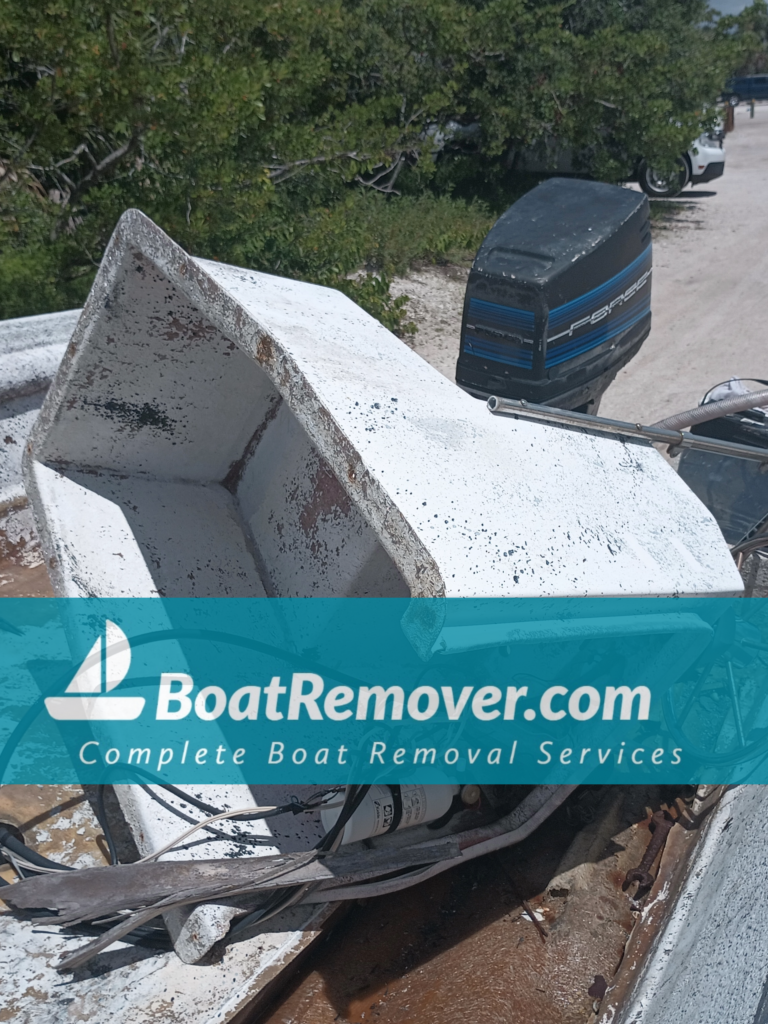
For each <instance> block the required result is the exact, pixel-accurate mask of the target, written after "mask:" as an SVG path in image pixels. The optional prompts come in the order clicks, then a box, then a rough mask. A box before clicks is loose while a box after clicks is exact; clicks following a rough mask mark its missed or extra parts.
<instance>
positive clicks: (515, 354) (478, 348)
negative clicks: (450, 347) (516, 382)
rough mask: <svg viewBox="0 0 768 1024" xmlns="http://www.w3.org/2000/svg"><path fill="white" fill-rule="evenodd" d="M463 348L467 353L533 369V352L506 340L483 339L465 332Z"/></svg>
mask: <svg viewBox="0 0 768 1024" xmlns="http://www.w3.org/2000/svg"><path fill="white" fill-rule="evenodd" d="M463 350H464V352H466V353H467V355H470V356H478V357H479V358H481V359H490V360H492V362H494V363H506V364H508V365H509V366H520V367H522V368H523V369H526V370H532V369H533V352H526V351H525V350H524V349H519V348H515V347H514V346H513V345H507V344H505V343H504V342H495V341H486V340H485V339H482V340H481V339H480V338H475V337H473V336H472V335H471V334H465V335H464V345H463Z"/></svg>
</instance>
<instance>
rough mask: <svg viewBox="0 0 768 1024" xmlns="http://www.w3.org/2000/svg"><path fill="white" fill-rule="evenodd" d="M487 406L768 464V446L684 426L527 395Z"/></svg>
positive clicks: (541, 420) (518, 415)
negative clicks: (540, 401) (558, 405)
mask: <svg viewBox="0 0 768 1024" xmlns="http://www.w3.org/2000/svg"><path fill="white" fill-rule="evenodd" d="M488 408H489V410H490V411H491V412H492V413H493V414H494V415H495V416H514V417H516V418H518V419H523V420H535V421H537V422H539V423H550V424H552V425H553V426H561V427H579V428H581V429H582V430H590V431H592V432H593V433H596V434H608V435H610V436H612V437H623V438H629V437H635V438H638V439H639V440H642V441H650V442H651V444H663V445H668V446H669V447H670V448H692V449H695V450H696V451H700V452H712V453H714V454H716V455H729V456H731V457H732V458H735V459H748V460H749V461H750V462H759V463H761V464H762V465H764V466H768V448H753V447H752V446H751V445H746V444H733V442H731V441H719V440H717V439H716V438H713V437H701V436H699V435H698V434H689V433H686V432H684V431H681V430H669V429H666V428H662V427H647V426H643V424H642V423H625V422H623V421H622V420H608V419H603V418H602V417H601V416H588V415H587V414H586V413H583V412H571V411H569V410H568V409H554V408H552V407H551V406H549V405H533V404H532V403H530V402H526V401H525V399H520V400H518V399H516V398H498V397H497V396H496V395H492V396H491V397H490V398H489V399H488Z"/></svg>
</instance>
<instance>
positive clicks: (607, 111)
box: [0, 0, 765, 332]
mask: <svg viewBox="0 0 768 1024" xmlns="http://www.w3.org/2000/svg"><path fill="white" fill-rule="evenodd" d="M754 6H755V8H757V7H759V6H760V4H759V3H758V4H756V5H754ZM764 7H765V5H764V4H762V8H764ZM708 16H709V15H708V13H707V9H706V6H705V4H704V3H703V2H700V0H323V2H322V4H321V5H319V6H312V5H307V4H306V3H305V2H303V0H262V2H260V3H254V2H253V0H226V2H225V0H206V2H205V3H202V2H200V0H133V2H132V3H131V4H130V5H127V4H125V3H124V2H120V0H100V2H98V3H97V2H95V0H41V2H40V3H38V4H29V3H27V2H22V0H0V317H2V316H13V315H22V314H26V313H34V312H42V311H44V310H52V309H57V308H59V309H60V308H66V307H68V306H74V305H77V304H78V303H79V302H81V301H82V299H83V297H84V295H85V293H86V292H87V289H88V287H89V285H90V282H91V280H92V277H93V274H94V273H95V269H96V267H97V265H98V262H99V260H100V257H101V255H102V253H103V251H104V247H105V246H106V244H107V241H108V239H109V236H110V233H111V232H112V230H113V228H114V225H115V223H116V221H117V218H118V217H119V216H120V214H121V213H122V212H123V210H124V209H126V208H127V207H129V206H135V207H139V208H140V209H142V210H144V211H145V212H146V213H147V214H148V215H149V216H150V217H152V218H153V219H154V220H156V221H157V222H158V223H159V224H160V225H161V226H162V227H163V228H165V229H166V230H167V231H168V232H169V234H170V235H171V236H172V237H173V238H175V239H176V240H178V241H179V242H180V243H181V244H182V245H183V246H184V247H185V248H186V249H188V250H189V251H190V252H192V253H194V254H197V255H202V256H207V257H209V258H214V259H219V260H224V261H227V262H231V263H235V264H239V265H244V266H250V267H254V268H256V269H260V270H266V271H269V272H273V273H281V274H287V275H292V276H296V277H301V278H303V279H306V280H311V281H316V282H319V283H323V284H329V285H333V286H335V287H339V288H341V289H342V290H343V291H345V292H347V293H348V294H350V295H352V296H353V297H354V298H355V299H356V300H357V301H359V302H360V303H361V304H362V305H364V306H365V308H367V309H369V310H370V311H371V312H372V313H373V314H374V315H375V316H378V317H379V318H380V319H381V320H382V321H383V322H385V323H387V324H388V325H389V326H391V327H392V328H393V329H395V330H399V331H401V332H402V331H404V330H407V329H408V328H407V324H406V311H405V304H404V303H403V302H402V301H401V300H397V301H395V300H393V299H392V298H391V297H390V295H389V288H388V281H389V279H390V278H391V276H392V275H393V274H396V273H402V272H403V271H404V270H406V269H407V267H408V266H409V265H410V264H411V263H413V262H414V261H424V260H427V261H429V260H431V261H447V260H457V259H459V260H461V259H465V258H467V256H468V255H471V253H472V252H473V251H474V250H475V249H476V247H477V245H478V244H479V242H480V240H481V239H482V237H483V235H484V233H485V232H486V230H487V229H488V227H489V225H490V223H491V221H492V217H493V214H497V213H498V212H500V211H501V210H502V209H503V208H504V207H505V206H506V205H508V204H509V202H511V201H512V200H513V199H514V198H516V197H517V196H518V195H520V194H522V192H523V191H525V189H526V188H527V187H529V186H530V184H531V183H532V181H531V179H529V178H526V177H525V176H524V175H522V174H521V173H520V172H519V171H518V170H516V167H517V164H518V163H519V155H520V154H521V153H525V152H526V151H529V150H530V149H531V147H535V146H537V145H543V144H546V143H548V142H549V143H552V142H553V140H554V143H555V145H556V146H557V147H568V148H569V149H570V150H571V151H572V152H573V155H574V161H575V164H576V166H577V167H578V168H579V169H581V170H582V171H583V172H584V173H588V174H592V175H594V176H597V177H601V178H604V179H605V180H618V179H620V178H621V177H623V176H626V175H627V174H629V173H631V171H632V170H633V168H634V166H635V164H636V163H637V160H638V159H639V158H640V157H646V158H648V159H650V160H653V161H654V162H655V163H656V164H657V165H660V164H661V163H663V162H664V161H668V162H669V161H672V160H674V158H675V156H677V155H678V154H679V153H680V151H681V150H684V149H686V148H687V147H688V145H689V144H690V142H691V140H692V139H693V138H695V137H696V136H697V135H698V134H699V132H700V131H701V129H702V127H704V126H706V124H707V119H708V118H710V117H711V116H712V115H711V109H712V107H711V104H712V103H713V102H714V100H715V97H716V96H717V93H718V92H719V90H720V89H721V88H722V86H723V83H724V80H725V78H726V77H727V75H728V74H729V73H730V72H731V71H732V69H733V68H734V67H735V66H736V63H737V62H738V59H740V57H741V55H743V53H744V52H745V49H744V47H745V43H744V33H745V32H746V29H744V30H743V31H742V29H741V28H738V30H737V28H736V27H735V23H733V24H730V23H728V22H727V20H726V19H721V23H720V24H719V25H718V26H713V25H710V24H708V22H707V18H708ZM729 24H730V27H729ZM744 24H745V25H746V22H744ZM741 25H742V23H741V22H739V26H741ZM740 32H741V35H739V33H740ZM750 32H753V30H752V29H750ZM753 35H754V32H753ZM737 37H738V38H737ZM750 39H752V36H750ZM361 268H362V269H363V270H364V271H365V273H363V275H362V276H361V275H360V270H361Z"/></svg>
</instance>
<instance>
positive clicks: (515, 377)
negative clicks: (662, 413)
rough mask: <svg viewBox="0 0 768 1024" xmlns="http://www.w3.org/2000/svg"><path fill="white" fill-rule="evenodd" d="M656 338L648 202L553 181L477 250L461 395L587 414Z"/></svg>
mask: <svg viewBox="0 0 768 1024" xmlns="http://www.w3.org/2000/svg"><path fill="white" fill-rule="evenodd" d="M650 329H651V226H650V215H649V207H648V200H647V198H646V197H645V196H644V195H642V194H641V193H639V192H635V191H631V190H629V189H625V188H619V187H617V186H615V185H605V184H602V183H600V182H595V181H583V180H580V179H577V178H550V179H549V180H547V181H544V182H542V183H541V184H540V185H538V186H537V187H536V188H534V189H532V190H531V191H530V192H528V193H527V195H525V196H523V198H522V199H519V200H518V201H517V202H516V203H515V204H514V205H513V206H511V207H510V208H509V210H507V212H506V213H505V214H503V216H502V217H500V218H499V220H498V221H497V222H496V223H495V224H494V226H493V227H492V228H491V230H490V231H489V233H488V235H487V236H486V238H485V241H484V242H483V244H482V245H481V246H480V249H479V251H478V253H477V256H476V257H475V262H474V264H473V267H472V271H471V273H470V275H469V280H468V282H467V292H466V297H465V300H464V315H463V319H462V325H461V347H460V353H459V359H458V363H457V365H456V383H457V384H458V385H459V386H460V387H462V388H464V390H465V391H468V392H469V393H470V394H471V395H474V396H475V397H477V398H484V399H485V398H488V397H489V395H498V396H500V397H505V398H523V399H526V400H527V401H529V402H535V403H537V404H543V405H553V406H557V407H558V408H561V409H574V410H578V411H579V412H589V413H593V412H596V411H597V407H598V405H599V402H600V398H601V397H602V394H603V392H604V391H605V389H606V388H607V387H608V385H609V384H610V382H611V381H612V380H613V378H614V377H615V376H616V374H617V373H618V371H619V370H620V369H621V367H622V366H624V365H625V363H627V362H629V360H630V359H631V358H632V357H633V356H634V355H635V353H636V352H637V351H638V349H639V348H640V346H641V345H642V343H643V341H645V339H646V338H647V336H648V333H649V331H650Z"/></svg>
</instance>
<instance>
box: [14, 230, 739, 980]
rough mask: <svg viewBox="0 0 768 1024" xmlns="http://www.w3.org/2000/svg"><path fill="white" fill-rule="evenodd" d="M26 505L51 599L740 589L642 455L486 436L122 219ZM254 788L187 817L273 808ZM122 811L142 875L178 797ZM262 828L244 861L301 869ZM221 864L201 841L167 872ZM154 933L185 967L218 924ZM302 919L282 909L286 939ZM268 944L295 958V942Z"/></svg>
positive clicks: (415, 388)
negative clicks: (279, 858) (281, 861)
mask: <svg viewBox="0 0 768 1024" xmlns="http://www.w3.org/2000/svg"><path fill="white" fill-rule="evenodd" d="M25 486H26V491H27V494H28V496H29V499H30V502H31V504H32V506H33V509H34V513H35V517H36V522H37V526H38V529H39V532H40V537H41V544H42V549H43V553H44V556H45V559H46V564H47V566H48V569H49V573H50V576H51V580H52V583H53V587H54V590H55V592H56V593H57V594H58V595H59V596H66V597H78V596H98V597H132V596H136V597H151V596H158V595H160V596H168V597H212V596H214V597H215V596H220V597H263V596H268V597H273V596H277V597H293V596H296V597H310V596H321V597H336V596H338V597H342V596H351V597H363V596H402V597H408V596H410V597H414V598H416V597H440V596H446V597H470V598H477V597H507V596H519V597H534V596H535V597H556V596H603V595H626V596H642V595H683V594H700V595H724V594H732V593H737V592H740V590H741V580H740V577H739V575H738V573H737V572H736V569H735V567H734V565H733V561H732V559H731V557H730V554H729V552H728V549H727V547H726V545H725V543H724V542H723V539H722V536H721V534H720V531H719V529H718V527H717V525H716V524H715V522H714V520H713V519H712V517H711V516H710V514H709V513H708V512H707V511H706V509H705V508H704V507H703V506H702V505H701V503H700V502H699V501H698V499H696V498H695V497H694V495H693V494H692V493H691V492H690V490H689V489H688V488H687V487H686V486H685V484H684V483H683V482H682V481H681V480H680V479H679V477H678V476H677V474H676V473H675V472H674V471H673V470H672V469H671V467H669V466H668V465H667V464H666V463H665V461H664V459H663V458H662V457H661V456H660V455H659V454H658V453H657V452H656V451H654V450H653V449H652V448H651V447H650V446H649V445H648V444H646V443H645V442H642V441H641V442H637V441H631V440H622V439H616V438H607V437H599V436H595V435H593V434H589V433H585V432H578V431H568V432H565V431H563V430H561V429H559V428H558V427H556V426H552V425H549V424H543V423H534V422H526V421H523V420H519V421H518V420H516V421H512V420H507V421H505V420H501V419H498V418H496V417H494V416H492V415H491V414H490V413H489V412H488V410H487V409H486V408H485V407H484V406H482V405H481V404H480V403H478V402H476V401H475V400H474V399H473V398H471V397H470V396H469V395H467V394H466V393H464V392H463V391H461V390H460V389H459V388H457V387H456V386H455V385H454V384H453V383H451V382H450V381H448V380H446V379H445V378H444V377H442V376H441V374H439V373H438V372H437V371H436V370H434V369H433V368H432V367H430V366H429V365H428V364H427V363H425V362H424V361H423V360H422V359H421V358H420V357H419V356H418V355H416V353H414V352H413V351H411V350H410V349H409V348H408V347H407V346H406V345H403V344H402V342H400V341H399V340H398V339H397V338H396V337H394V335H392V334H391V333H390V332H389V331H387V330H386V329H385V328H384V327H383V326H382V325H381V324H379V323H378V322H377V321H375V320H374V319H373V318H372V317H370V316H369V315H368V314H367V313H365V312H364V311H363V310H361V309H360V308H359V307H358V306H356V305H355V304H354V303H353V302H351V301H350V300H349V299H348V298H346V297H345V296H344V295H342V294H340V293H339V292H337V291H334V290H333V289H329V288H321V287H318V286H316V285H310V284H306V283H302V282H298V281H290V280H286V279H283V278H279V277H274V276H270V275H267V274H261V273H256V272H254V271H249V270H243V269H240V268H237V267H231V266H226V265H223V264H221V263H216V262H212V261H207V260H201V259H196V258H193V257H191V256H189V255H188V254H186V253H185V252H184V251H183V250H182V249H180V248H179V247H178V246H177V245H176V244H175V243H174V242H173V241H171V239H169V238H168V237H167V235H165V234H164V233H163V232H162V231H161V230H160V229H159V228H158V227H157V226H156V225H155V224H153V223H152V222H151V221H150V220H148V218H146V217H145V216H144V215H143V214H141V213H140V212H138V211H135V210H132V211H128V212H127V213H126V214H124V216H123V217H122V218H121V220H120V222H119V224H118V226H117V228H116V230H115V233H114V235H113V238H112V240H111V242H110V244H109V247H108V249H107V252H106V254H105V256H104V259H103V261H102V264H101V267H100V269H99V272H98V274H97V276H96V279H95V282H94V285H93V288H92V290H91V293H90V295H89V297H88V300H87V302H86V305H85V308H84V310H83V312H82V314H81V316H80V318H79V320H78V322H77V325H76V327H75V329H74V333H73V335H72V340H71V342H70V344H69V346H68V347H67V351H66V354H65V355H64V358H63V360H62V363H61V366H60V368H59V371H58V373H57V375H56V377H55V379H54V381H53V383H52V385H51V387H50V390H49V393H48V396H47V398H46V400H45V402H44V404H43V407H42V409H41V412H40V416H39V418H38V421H37V423H36V425H35V427H34V428H33V431H32V434H31V436H30V440H29V443H28V446H27V451H26V456H25ZM458 625H461V623H458ZM91 642H92V641H91ZM107 725H108V723H104V726H105V728H106V727H107ZM149 789H150V787H146V790H149ZM257 789H258V787H256V788H255V789H254V790H251V789H250V788H249V787H247V786H246V785H245V783H244V782H243V784H242V785H232V786H227V787H205V791H206V792H205V797H204V799H205V801H206V802H207V803H209V804H211V805H213V806H214V807H217V808H224V809H230V808H233V807H243V806H247V805H249V804H251V803H253V801H254V799H255V800H256V802H257V803H259V804H261V803H269V802H273V801H269V800H267V799H266V794H264V793H263V792H257ZM117 792H118V797H119V800H120V802H121V807H122V810H123V813H124V815H125V818H126V821H127V822H128V824H129V826H130V828H131V831H132V834H133V836H134V838H135V840H136V844H137V846H138V848H139V850H140V852H141V853H142V855H146V854H148V853H151V852H152V851H154V850H157V849H159V848H160V847H161V846H163V845H164V844H165V843H166V842H167V841H168V840H169V838H171V837H173V836H174V835H175V834H177V833H178V830H179V822H178V817H176V816H175V814H174V810H173V806H172V805H173V804H174V799H175V798H171V797H169V798H168V799H167V800H166V801H165V803H166V804H167V805H171V809H170V810H169V809H168V808H167V807H164V806H162V805H161V804H160V803H158V801H157V799H154V798H153V796H152V794H151V793H149V792H147V791H145V789H143V788H141V787H139V786H119V787H117ZM180 806H182V807H183V802H181V804H180ZM178 809H179V808H177V810H178ZM261 824H262V826H263V831H262V833H261V834H262V835H264V837H265V839H266V840H267V842H265V845H264V846H263V847H262V848H261V849H260V850H255V849H254V848H253V847H249V848H247V849H248V855H249V856H259V855H269V854H274V853H276V852H279V853H285V852H300V849H301V844H299V846H298V847H294V848H293V850H288V849H286V846H285V843H284V842H283V841H282V839H281V838H280V837H279V836H278V835H277V834H276V833H275V832H274V831H272V826H271V825H269V827H268V826H267V824H266V823H261ZM270 836H272V837H273V838H274V846H273V845H272V843H271V841H269V839H270ZM316 839H317V836H315V835H310V834H307V835H306V836H305V840H306V842H305V845H304V847H303V848H305V849H309V848H311V846H312V845H313V843H314V842H315V841H316ZM242 854H243V848H242V847H235V846H233V847H232V849H231V850H230V849H225V848H223V847H222V846H221V845H219V846H216V845H215V844H214V843H205V842H204V843H200V844H199V845H196V846H195V847H194V849H193V850H192V851H183V852H182V851H178V850H174V851H171V852H170V853H169V854H167V855H165V856H164V859H174V858H180V857H185V858H187V859H188V858H190V857H193V858H195V859H211V858H215V857H221V856H230V855H232V856H236V855H242ZM173 913H174V914H177V915H178V916H177V917H175V918H173V919H171V917H170V915H169V916H167V917H166V921H167V923H168V925H169V929H170V930H171V932H172V935H173V937H174V942H175V946H176V950H177V952H178V953H179V955H180V956H181V957H182V958H183V959H185V960H186V961H187V962H191V961H193V960H196V959H199V958H200V957H201V956H203V955H204V953H205V951H206V950H207V949H208V948H210V946H211V945H212V944H213V943H214V942H215V941H217V940H218V939H219V938H221V937H222V936H223V935H224V934H226V932H227V930H228V928H229V922H230V920H231V918H232V915H233V914H234V911H233V910H232V909H231V908H226V907H221V906H212V905H207V906H203V907H198V908H196V909H195V910H193V911H191V913H190V914H189V915H188V916H185V914H186V911H183V908H182V910H179V911H174V912H173ZM302 913H305V914H306V918H302ZM318 913H319V911H317V909H316V908H315V909H313V908H312V907H311V906H308V907H306V908H303V907H301V908H297V909H296V911H295V915H294V918H293V922H294V923H293V925H292V928H296V929H299V930H300V929H301V928H302V927H304V924H302V921H304V923H305V924H307V926H308V922H310V921H317V919H318V918H317V915H318ZM268 928H269V926H267V930H268ZM270 934H271V935H272V938H271V939H270V942H272V943H273V948H274V949H276V950H277V951H278V953H279V955H280V956H284V957H290V955H293V954H291V953H290V949H293V948H294V946H296V942H297V941H298V940H297V939H296V938H295V936H296V934H297V932H295V931H294V932H290V931H289V932H285V933H280V932H279V931H278V932H275V933H270ZM283 934H285V935H288V938H287V939H283V938H282V937H281V935H283ZM291 935H293V936H294V938H290V936H291ZM289 940H290V941H289ZM291 942H293V943H294V946H291V945H290V943H291ZM296 948H298V947H297V946H296ZM278 953H276V955H278Z"/></svg>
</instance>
